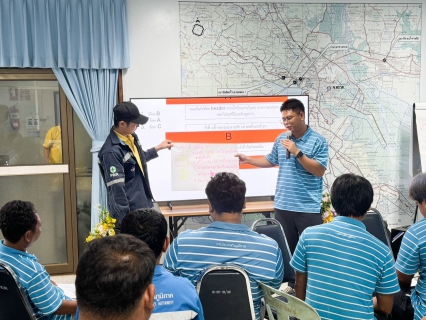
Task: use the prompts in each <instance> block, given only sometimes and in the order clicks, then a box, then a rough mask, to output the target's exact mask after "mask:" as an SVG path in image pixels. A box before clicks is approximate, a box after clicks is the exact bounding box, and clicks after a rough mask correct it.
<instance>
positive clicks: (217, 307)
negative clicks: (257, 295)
mask: <svg viewBox="0 0 426 320" xmlns="http://www.w3.org/2000/svg"><path fill="white" fill-rule="evenodd" d="M197 292H198V295H199V297H200V301H201V305H202V306H203V313H204V319H206V320H235V319H238V320H255V319H256V318H255V313H254V306H253V298H252V294H251V289H250V280H249V278H248V276H247V273H246V272H245V271H244V270H243V269H242V268H240V267H238V266H234V265H220V266H211V267H209V268H207V269H206V270H205V271H204V272H203V273H202V275H201V276H200V280H199V281H198V284H197Z"/></svg>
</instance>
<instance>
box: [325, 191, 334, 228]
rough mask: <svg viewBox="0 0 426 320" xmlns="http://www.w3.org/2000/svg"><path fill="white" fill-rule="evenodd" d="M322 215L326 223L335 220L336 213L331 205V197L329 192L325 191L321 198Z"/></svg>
mask: <svg viewBox="0 0 426 320" xmlns="http://www.w3.org/2000/svg"><path fill="white" fill-rule="evenodd" d="M321 215H322V221H323V222H324V223H328V222H331V221H333V219H334V217H335V216H336V214H335V213H334V211H333V207H332V206H331V198H330V194H329V193H323V195H322V200H321Z"/></svg>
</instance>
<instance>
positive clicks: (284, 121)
mask: <svg viewBox="0 0 426 320" xmlns="http://www.w3.org/2000/svg"><path fill="white" fill-rule="evenodd" d="M298 115H300V112H299V113H297V116H298ZM294 117H295V116H290V117H287V118H282V119H281V120H280V123H281V124H284V123H286V122H290V121H291V120H293V118H294Z"/></svg>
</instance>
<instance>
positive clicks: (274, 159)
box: [265, 135, 281, 166]
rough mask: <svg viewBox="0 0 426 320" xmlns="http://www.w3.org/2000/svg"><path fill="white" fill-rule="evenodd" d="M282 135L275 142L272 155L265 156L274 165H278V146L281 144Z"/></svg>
mask: <svg viewBox="0 0 426 320" xmlns="http://www.w3.org/2000/svg"><path fill="white" fill-rule="evenodd" d="M280 140H281V135H279V136H278V137H277V138H276V139H275V142H274V146H273V147H272V150H271V153H269V154H268V155H266V156H265V158H266V160H268V161H269V162H270V163H272V164H274V165H276V166H277V165H278V146H279V144H280V142H279V141H280Z"/></svg>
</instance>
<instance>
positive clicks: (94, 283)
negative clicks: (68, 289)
mask: <svg viewBox="0 0 426 320" xmlns="http://www.w3.org/2000/svg"><path fill="white" fill-rule="evenodd" d="M154 268H155V257H154V253H153V252H152V251H151V249H149V248H148V246H147V245H146V244H145V243H143V242H142V241H141V240H139V239H137V238H135V237H133V236H130V235H126V234H119V235H116V236H112V237H111V236H110V237H104V238H100V239H95V240H92V241H91V242H89V244H88V246H87V249H86V250H85V251H84V253H83V254H82V256H81V257H80V260H79V262H78V266H77V272H76V278H75V289H76V296H77V301H78V306H79V307H80V309H81V311H82V312H83V311H84V312H86V313H88V314H92V315H95V314H96V315H97V316H98V317H99V318H102V319H126V318H128V317H129V316H130V315H132V314H133V312H134V311H135V310H136V308H137V307H138V305H139V302H140V300H141V298H142V295H143V293H144V292H145V290H146V289H147V287H148V286H149V284H151V283H152V277H153V275H154Z"/></svg>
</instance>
